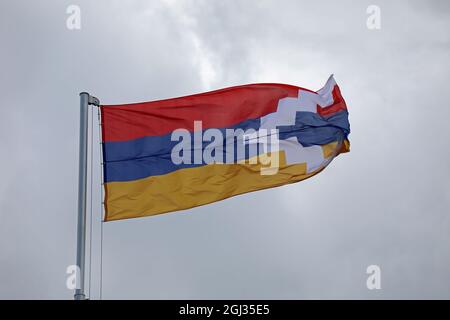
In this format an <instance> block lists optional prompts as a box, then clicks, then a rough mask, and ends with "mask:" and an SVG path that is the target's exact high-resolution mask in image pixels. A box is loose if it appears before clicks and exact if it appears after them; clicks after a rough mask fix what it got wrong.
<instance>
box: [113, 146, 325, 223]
mask: <svg viewBox="0 0 450 320" xmlns="http://www.w3.org/2000/svg"><path fill="white" fill-rule="evenodd" d="M330 145H331V144H330ZM324 147H325V146H324ZM331 147H332V146H327V147H325V148H324V154H328V153H329V152H330V150H331ZM285 159H286V158H285V155H284V152H283V151H282V152H280V153H279V164H280V168H279V170H278V173H277V174H274V175H261V164H259V163H258V164H249V163H241V164H209V165H205V166H201V167H196V168H188V169H180V170H177V171H174V172H171V173H168V174H166V175H161V176H152V177H148V178H144V179H139V180H134V181H127V182H109V183H107V184H105V189H106V198H105V203H106V216H105V221H112V220H120V219H128V218H137V217H144V216H151V215H156V214H160V213H165V212H170V211H177V210H183V209H188V208H192V207H197V206H201V205H204V204H208V203H211V202H215V201H219V200H223V199H226V198H229V197H232V196H235V195H239V194H243V193H247V192H251V191H256V190H261V189H266V188H272V187H277V186H281V185H284V184H288V183H293V182H297V181H301V180H304V179H306V178H309V177H311V176H313V175H314V174H316V173H318V171H316V172H312V173H309V174H307V173H306V164H304V163H303V164H293V165H287V164H286V160H285Z"/></svg>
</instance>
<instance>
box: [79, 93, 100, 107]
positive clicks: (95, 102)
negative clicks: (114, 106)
mask: <svg viewBox="0 0 450 320" xmlns="http://www.w3.org/2000/svg"><path fill="white" fill-rule="evenodd" d="M82 95H87V96H88V104H90V105H94V106H97V107H98V106H100V100H99V99H98V98H96V97H94V96H91V95H90V94H89V93H87V92H85V91H83V92H80V96H82Z"/></svg>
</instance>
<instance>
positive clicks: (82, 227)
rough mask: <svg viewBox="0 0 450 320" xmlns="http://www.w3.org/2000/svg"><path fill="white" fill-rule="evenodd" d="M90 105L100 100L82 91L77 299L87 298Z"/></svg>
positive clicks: (98, 102)
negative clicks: (85, 271) (86, 250)
mask: <svg viewBox="0 0 450 320" xmlns="http://www.w3.org/2000/svg"><path fill="white" fill-rule="evenodd" d="M89 105H96V106H98V105H100V101H99V100H98V99H97V98H95V97H92V96H90V95H89V93H87V92H81V93H80V153H79V172H78V225H77V266H78V268H79V274H78V277H77V289H75V295H74V299H75V300H85V299H86V295H85V293H84V269H85V249H86V194H87V156H88V120H89V119H88V117H89V112H88V111H89Z"/></svg>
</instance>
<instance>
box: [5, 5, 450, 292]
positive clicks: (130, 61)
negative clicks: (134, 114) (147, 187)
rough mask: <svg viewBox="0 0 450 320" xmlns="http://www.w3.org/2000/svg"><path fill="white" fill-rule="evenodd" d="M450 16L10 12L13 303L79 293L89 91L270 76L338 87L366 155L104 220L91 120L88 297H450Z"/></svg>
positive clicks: (106, 99) (117, 8) (360, 8)
mask: <svg viewBox="0 0 450 320" xmlns="http://www.w3.org/2000/svg"><path fill="white" fill-rule="evenodd" d="M70 5H77V6H78V7H79V8H80V12H81V28H80V29H69V28H68V27H67V19H68V18H69V16H70V14H68V13H67V11H66V10H67V8H68V7H69V6H70ZM370 5H376V6H378V7H379V8H380V18H381V20H380V21H381V24H380V29H369V28H368V26H367V23H366V22H367V19H368V18H369V16H370V14H368V13H367V12H366V10H367V8H368V7H369V6H370ZM449 18H450V2H448V1H445V0H442V1H438V0H436V1H378V0H370V1H357V2H356V1H339V2H337V1H331V0H329V1H314V2H311V1H296V0H293V1H285V0H279V1H268V0H258V1H257V0H246V1H236V0H229V1H219V0H209V1H207V0H204V1H200V0H196V1H183V0H171V1H127V2H124V1H118V0H116V1H105V0H96V1H75V0H73V1H56V0H53V1H48V0H42V1H23V0H14V1H13V0H3V1H1V2H0V25H1V27H0V36H1V38H0V39H1V50H0V66H1V69H0V70H1V72H0V88H1V91H0V92H1V103H0V108H1V117H0V145H1V146H2V156H1V157H0V168H1V173H2V179H1V181H0V298H2V299H72V297H73V291H71V290H69V289H68V288H67V287H66V280H67V277H68V275H67V274H66V269H67V267H68V266H69V265H72V264H75V257H76V222H77V188H78V139H79V136H78V135H79V96H78V94H79V92H82V91H88V92H90V93H91V94H92V95H94V96H96V97H98V98H99V99H100V101H101V102H102V103H104V104H119V103H130V102H139V101H150V100H157V99H164V98H170V97H177V96H182V95H187V94H193V93H199V92H203V91H208V90H213V89H219V88H223V87H227V86H232V85H240V84H246V83H258V82H280V83H288V84H293V85H298V86H301V87H305V88H309V89H312V90H318V89H320V88H321V87H322V85H323V84H324V83H325V81H326V79H327V78H328V76H329V75H330V74H334V76H335V79H336V81H337V83H338V84H339V86H340V88H341V92H342V94H343V96H344V98H345V99H346V102H347V106H348V109H349V113H350V116H349V119H350V124H351V129H352V132H351V134H350V136H349V139H350V141H351V152H350V153H347V154H342V155H340V156H339V157H338V158H336V159H334V161H333V162H332V163H331V164H330V165H329V166H328V168H327V169H326V170H325V171H323V172H322V173H321V174H319V175H317V176H315V177H313V178H311V179H308V180H306V181H303V182H300V183H297V184H293V185H288V186H283V187H279V188H275V189H269V190H264V191H259V192H255V193H250V194H246V195H241V196H237V197H234V198H231V199H228V200H224V201H221V202H217V203H214V204H210V205H207V206H202V207H198V208H194V209H191V210H185V211H180V212H175V213H170V214H164V215H159V216H155V217H147V218H139V219H130V220H123V221H116V222H108V223H104V224H103V225H102V224H101V223H100V219H101V214H102V211H101V185H100V175H99V172H100V157H99V150H98V149H99V148H98V146H99V143H98V130H97V128H98V123H97V122H96V121H97V114H96V112H97V111H96V110H93V112H94V113H93V128H94V129H93V137H94V140H93V141H94V143H93V144H92V150H93V153H92V159H93V160H92V163H93V174H92V176H93V181H92V183H93V189H92V193H93V197H92V210H91V209H90V208H91V207H90V208H89V212H88V215H89V217H90V214H91V212H92V217H93V218H92V222H93V223H92V237H91V240H92V241H88V244H89V243H92V246H91V249H89V247H88V261H89V257H91V263H89V265H90V266H91V268H90V270H91V271H90V272H88V275H89V274H90V276H89V277H88V278H90V285H88V289H89V292H88V294H89V296H90V297H91V298H92V299H98V298H100V297H101V298H103V299H416V298H425V299H432V298H434V299H449V298H450V285H449V284H450V217H449V212H450V211H449V209H448V207H449V205H450V165H449V160H448V159H449V156H450V143H449V138H450V129H449V128H450V127H449V125H448V119H449V118H450V106H449V101H450V90H449V89H448V83H449V80H450V68H449V67H450V65H449V61H450V33H449V31H448V30H450V19H449ZM95 139H97V140H95ZM89 203H90V202H89ZM89 228H90V227H89ZM89 230H90V229H89ZM89 234H90V233H89ZM102 239H103V240H102ZM101 244H102V245H101ZM370 265H377V266H379V267H380V272H381V273H380V275H381V289H379V290H369V289H368V288H367V286H366V280H367V278H368V277H369V275H368V274H367V272H366V271H367V267H368V266H370Z"/></svg>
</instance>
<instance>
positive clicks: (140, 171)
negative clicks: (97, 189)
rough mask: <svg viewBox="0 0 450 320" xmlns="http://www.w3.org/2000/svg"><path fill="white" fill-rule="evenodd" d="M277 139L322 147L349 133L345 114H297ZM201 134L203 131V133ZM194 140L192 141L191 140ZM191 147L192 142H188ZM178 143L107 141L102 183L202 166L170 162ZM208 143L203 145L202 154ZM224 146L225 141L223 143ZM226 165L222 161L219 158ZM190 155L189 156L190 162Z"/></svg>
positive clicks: (165, 139) (164, 139)
mask: <svg viewBox="0 0 450 320" xmlns="http://www.w3.org/2000/svg"><path fill="white" fill-rule="evenodd" d="M259 127H260V119H259V118H258V119H251V120H247V121H244V122H242V123H239V124H237V125H236V126H234V127H230V128H228V129H242V130H244V131H246V130H249V129H254V130H258V129H259ZM226 129H227V128H221V129H219V130H220V131H221V133H222V136H223V137H225V130H226ZM278 129H279V132H280V139H281V140H283V139H287V138H290V137H297V139H298V141H299V142H300V143H301V144H302V145H304V146H310V145H323V144H327V143H330V142H333V141H336V140H337V139H338V138H340V137H342V133H344V135H345V136H347V135H348V133H349V132H350V125H349V123H348V113H347V111H340V112H338V113H336V114H334V115H331V116H328V117H322V116H320V115H319V114H315V113H311V112H298V113H297V115H296V123H295V125H293V126H281V127H278ZM203 132H204V131H203ZM191 140H193V139H191ZM191 142H192V143H191V147H192V148H193V141H191ZM178 143H179V142H178V141H171V134H167V135H164V136H149V137H144V138H140V139H135V140H130V141H121V142H106V143H104V145H103V157H104V162H105V166H104V179H105V182H113V181H131V180H136V179H142V178H146V177H149V176H156V175H164V174H167V173H170V172H173V171H176V170H179V169H185V168H193V167H198V166H201V165H206V163H205V162H203V163H202V164H179V165H176V164H174V163H173V162H172V159H171V152H172V149H173V147H174V146H175V145H177V144H178ZM209 144H210V142H203V143H202V152H203V150H205V149H206V147H207V146H208V145H209ZM222 145H225V139H224V141H223V144H222ZM236 149H237V145H236V141H235V143H234V155H235V156H234V161H235V162H236V160H237V159H236V156H237V155H236V154H237V152H236ZM259 149H260V148H258V150H257V152H259ZM261 150H262V149H261ZM250 156H254V154H250V150H249V146H248V145H247V146H246V151H245V158H246V159H247V158H248V157H250ZM222 161H223V162H225V159H222ZM193 162H194V161H193V152H192V155H191V163H193Z"/></svg>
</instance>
